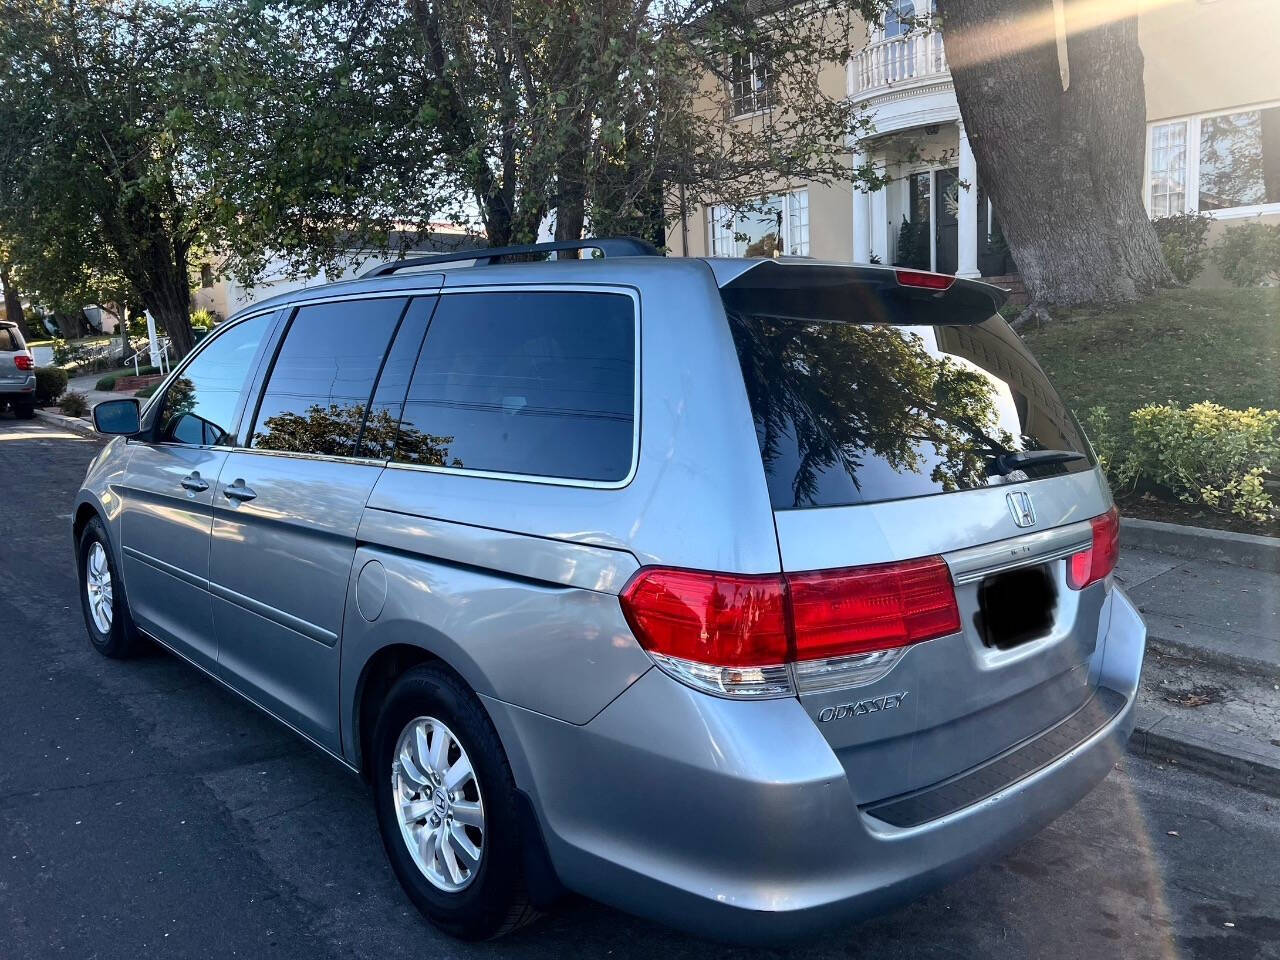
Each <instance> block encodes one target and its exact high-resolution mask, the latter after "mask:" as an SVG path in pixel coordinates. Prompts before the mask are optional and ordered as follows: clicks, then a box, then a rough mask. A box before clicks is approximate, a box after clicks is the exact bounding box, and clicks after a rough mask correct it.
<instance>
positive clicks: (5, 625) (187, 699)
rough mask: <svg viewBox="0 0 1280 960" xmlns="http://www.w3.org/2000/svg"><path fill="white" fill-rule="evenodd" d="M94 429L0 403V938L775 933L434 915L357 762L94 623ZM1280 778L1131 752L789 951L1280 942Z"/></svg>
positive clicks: (171, 945)
mask: <svg viewBox="0 0 1280 960" xmlns="http://www.w3.org/2000/svg"><path fill="white" fill-rule="evenodd" d="M97 446H98V445H97V442H96V441H94V440H91V439H85V438H82V437H79V436H77V435H75V434H71V433H67V432H64V431H61V430H58V429H57V428H54V427H51V426H48V425H46V424H44V423H42V422H39V421H35V422H33V421H15V420H12V419H10V418H8V417H4V418H0V501H2V503H3V509H0V731H2V732H3V736H2V737H0V956H2V957H5V958H9V957H12V958H43V957H55V956H56V957H63V956H69V957H99V958H108V957H119V958H127V960H134V958H137V957H140V956H146V957H148V958H152V957H249V958H263V957H306V958H316V960H319V958H329V957H332V958H350V957H361V958H363V957H368V958H377V960H393V958H399V957H405V958H408V957H412V958H414V960H424V958H435V957H503V958H506V957H510V958H525V957H564V956H574V957H584V956H593V957H594V956H599V957H606V956H607V957H610V958H619V960H621V958H632V957H635V958H641V957H644V958H649V957H655V956H661V957H663V958H664V960H679V958H698V960H719V958H728V957H748V956H750V957H753V958H754V957H772V956H782V955H783V954H781V953H774V952H772V951H750V950H745V949H739V948H726V947H721V946H719V945H715V944H708V943H705V942H702V941H698V940H694V939H691V938H689V937H686V936H683V935H681V934H678V933H675V932H673V931H670V930H667V929H664V928H662V927H658V926H655V925H653V924H649V923H646V922H644V921H641V920H636V919H633V918H631V917H628V916H625V915H623V914H620V913H617V912H615V911H612V910H609V909H607V908H604V907H601V906H597V905H595V904H592V903H590V902H589V901H586V900H572V901H570V902H568V903H567V904H565V905H564V906H563V907H562V908H561V909H559V910H558V911H557V912H556V913H555V914H554V915H553V916H550V917H546V918H543V920H542V921H541V922H539V923H537V924H536V925H534V926H532V927H530V928H527V929H526V930H524V931H521V932H520V933H519V934H517V935H515V936H513V937H510V938H508V939H506V940H502V941H500V942H498V943H495V944H483V945H467V944H459V943H457V942H454V941H451V940H449V939H447V938H445V937H443V936H441V935H440V934H438V933H436V932H435V931H434V930H432V929H431V928H430V927H429V926H427V925H426V924H425V923H424V922H422V921H421V920H420V919H419V918H418V916H417V914H416V912H415V911H414V910H413V909H412V907H411V906H410V905H409V903H408V901H407V900H406V899H405V897H404V896H403V895H402V894H401V892H400V889H399V887H398V886H397V885H396V883H395V880H394V879H393V878H392V875H391V872H390V870H389V869H388V868H387V866H386V865H385V863H384V860H383V853H382V849H381V845H380V842H379V839H378V834H377V830H376V827H375V824H374V818H373V814H372V811H371V808H370V806H369V804H368V803H367V801H366V797H365V789H364V787H363V786H362V785H361V784H360V783H359V782H358V781H357V780H355V779H354V778H352V777H351V776H350V775H349V774H347V773H345V772H344V771H343V770H341V769H339V768H338V767H337V766H336V765H334V764H333V763H332V762H331V761H328V760H326V759H325V758H323V757H322V756H320V755H319V754H318V753H316V752H315V751H313V750H312V749H311V748H310V747H308V746H305V745H304V744H302V743H301V742H300V741H299V740H298V739H296V738H295V737H294V736H293V735H291V734H289V733H288V732H286V731H284V730H283V729H282V728H279V727H277V726H276V725H274V722H273V721H270V720H268V719H266V718H265V717H263V716H262V715H260V714H259V713H257V712H256V711H255V710H254V709H253V708H252V707H250V706H249V705H248V704H246V703H245V702H244V701H242V700H240V699H238V698H237V697H236V696H235V695H234V694H231V693H228V692H227V691H225V690H224V689H223V688H222V687H220V686H219V685H217V684H216V683H214V682H213V681H211V680H208V679H206V678H205V677H204V676H202V675H201V674H199V673H197V672H196V671H195V670H194V669H192V668H190V667H188V666H186V665H185V664H183V663H181V662H179V661H178V660H177V659H176V658H174V657H171V656H167V655H163V654H158V653H157V654H154V655H150V656H146V657H143V658H141V659H139V660H136V661H132V662H127V663H117V662H111V661H107V660H104V659H102V658H100V657H98V655H97V654H95V653H93V652H92V650H91V649H90V648H89V645H88V642H87V641H86V639H85V636H84V627H83V624H82V622H81V619H80V607H79V602H78V600H77V594H76V587H75V579H74V571H73V565H72V559H71V545H70V540H69V532H68V527H69V523H70V515H69V509H70V504H71V498H72V496H73V494H74V491H75V488H76V486H77V484H78V482H79V480H80V478H81V476H82V475H83V473H84V469H85V466H86V464H87V463H88V461H89V459H90V458H91V457H92V456H93V454H94V452H95V450H96V449H97ZM1275 804H1276V801H1274V800H1268V799H1267V798H1265V797H1263V796H1261V795H1259V794H1254V793H1251V792H1249V791H1246V790H1242V789H1238V788H1234V787H1228V786H1225V785H1223V784H1220V783H1218V782H1217V781H1214V780H1210V779H1206V778H1202V777H1199V776H1197V775H1194V774H1190V773H1187V772H1185V771H1181V770H1179V769H1177V768H1176V767H1173V766H1164V767H1161V766H1158V765H1155V764H1152V763H1149V762H1146V761H1140V760H1138V759H1135V758H1130V759H1126V760H1125V761H1123V762H1122V763H1121V764H1120V765H1118V768H1117V769H1116V770H1115V771H1114V772H1113V773H1112V774H1111V776H1110V777H1109V778H1108V779H1107V780H1106V781H1105V782H1104V783H1103V784H1102V785H1101V786H1099V787H1098V789H1097V790H1095V791H1094V792H1093V793H1092V794H1091V795H1090V796H1089V797H1088V798H1086V799H1085V800H1084V801H1083V802H1082V803H1081V804H1080V805H1079V806H1077V807H1076V808H1075V809H1074V810H1072V811H1071V812H1070V813H1068V814H1066V815H1065V816H1063V817H1062V818H1061V819H1060V820H1058V821H1057V822H1056V823H1054V824H1053V825H1051V826H1050V827H1049V828H1048V829H1047V830H1045V831H1044V833H1043V834H1041V835H1040V836H1039V837H1037V838H1036V839H1034V840H1032V841H1030V842H1029V843H1027V844H1026V845H1024V846H1023V847H1022V848H1021V849H1019V850H1017V851H1016V852H1015V853H1013V854H1012V855H1011V856H1009V857H1007V858H1005V859H1003V860H1001V861H999V862H997V863H994V864H992V865H990V866H988V867H985V868H983V869H980V870H978V871H977V872H975V873H974V874H972V875H971V876H970V877H968V878H967V879H965V880H963V881H961V882H958V883H956V884H953V885H952V886H950V887H947V888H945V889H943V890H940V891H938V892H936V893H934V894H932V895H931V896H928V897H926V898H925V899H923V900H920V901H918V902H916V903H914V904H912V905H910V906H907V907H904V908H902V909H900V910H898V911H896V912H894V913H892V914H889V915H887V916H885V917H881V918H878V919H876V920H874V921H871V922H868V923H864V924H861V925H858V926H853V927H849V928H846V929H843V930H838V931H835V932H832V933H830V934H829V935H827V936H825V937H822V938H820V939H817V940H814V941H810V942H806V943H804V944H800V945H798V946H797V948H796V949H795V950H794V951H791V952H789V953H788V954H786V955H787V956H791V957H801V958H834V957H840V958H845V957H867V958H876V960H888V958H920V957H950V958H970V957H1009V958H1021V957H1037V958H1061V957H1080V958H1091V960H1092V958H1103V957H1107V958H1110V957H1132V958H1148V957H1149V958H1162V960H1167V958H1187V957H1204V958H1214V960H1224V958H1225V960H1230V958H1245V957H1250V958H1252V957H1271V958H1280V811H1277V810H1276V809H1274V807H1275ZM778 828H779V830H791V829H803V826H802V825H798V824H779V826H778Z"/></svg>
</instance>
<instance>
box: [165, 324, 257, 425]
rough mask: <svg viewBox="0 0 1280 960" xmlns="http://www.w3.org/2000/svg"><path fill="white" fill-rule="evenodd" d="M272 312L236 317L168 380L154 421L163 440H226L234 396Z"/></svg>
mask: <svg viewBox="0 0 1280 960" xmlns="http://www.w3.org/2000/svg"><path fill="white" fill-rule="evenodd" d="M271 318H272V314H269V313H265V314H262V315H261V316H257V317H253V318H251V319H249V320H245V321H243V322H241V323H237V324H235V325H234V326H232V327H230V328H229V329H227V330H226V331H224V332H222V333H220V334H218V335H217V336H216V337H214V338H213V339H212V340H210V341H209V344H208V346H206V347H205V348H204V349H203V350H201V351H200V352H199V353H198V354H196V356H195V359H193V360H192V361H191V362H190V363H189V364H187V366H186V367H185V368H184V369H183V371H182V372H181V373H180V374H179V375H178V376H177V378H175V379H174V381H173V382H172V383H171V384H169V388H168V390H166V391H165V395H164V399H163V400H162V401H161V407H160V415H159V419H158V420H157V422H158V423H159V424H160V425H161V428H160V436H161V439H162V440H165V441H167V442H169V443H191V444H203V445H208V446H213V445H215V444H220V443H226V442H228V440H229V439H230V438H229V436H228V434H229V433H230V431H231V428H232V426H233V425H232V422H231V421H232V419H233V418H234V417H235V412H236V402H237V401H238V400H239V399H240V391H241V390H243V389H244V384H245V381H246V380H247V379H248V378H249V374H250V372H251V365H252V363H253V358H254V357H255V356H256V355H257V353H258V346H259V345H260V344H261V343H262V337H263V335H264V334H265V333H266V332H267V327H268V325H269V324H270V321H271Z"/></svg>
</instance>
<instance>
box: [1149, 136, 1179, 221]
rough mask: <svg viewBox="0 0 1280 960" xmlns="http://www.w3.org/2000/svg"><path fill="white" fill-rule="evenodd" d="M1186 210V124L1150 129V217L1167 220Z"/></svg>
mask: <svg viewBox="0 0 1280 960" xmlns="http://www.w3.org/2000/svg"><path fill="white" fill-rule="evenodd" d="M1186 208H1187V124H1186V122H1185V121H1181V122H1179V123H1162V124H1160V125H1159V126H1157V127H1152V128H1151V216H1153V217H1167V216H1169V215H1170V214H1173V213H1181V212H1183V211H1184V210H1185V209H1186Z"/></svg>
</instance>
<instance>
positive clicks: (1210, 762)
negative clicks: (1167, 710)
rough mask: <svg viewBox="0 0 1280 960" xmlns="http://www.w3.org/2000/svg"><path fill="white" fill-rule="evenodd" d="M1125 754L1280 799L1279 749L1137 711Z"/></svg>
mask: <svg viewBox="0 0 1280 960" xmlns="http://www.w3.org/2000/svg"><path fill="white" fill-rule="evenodd" d="M1129 751H1130V752H1131V753H1135V754H1137V755H1138V756H1140V757H1146V758H1147V759H1148V760H1165V761H1172V762H1176V763H1177V764H1178V766H1180V767H1185V768H1186V769H1188V770H1194V771H1196V772H1197V773H1203V774H1207V775H1209V776H1211V777H1215V778H1217V779H1219V780H1225V781H1226V782H1228V783H1232V784H1235V785H1236V786H1241V787H1249V788H1250V789H1252V790H1258V791H1261V792H1262V793H1266V794H1269V795H1271V796H1273V797H1280V747H1278V746H1270V745H1266V744H1263V745H1259V744H1256V743H1252V742H1250V741H1248V740H1245V739H1244V738H1242V737H1236V736H1233V735H1231V734H1228V733H1225V732H1223V731H1213V732H1212V733H1211V734H1208V735H1206V734H1205V732H1204V731H1203V729H1202V728H1200V727H1198V726H1196V725H1194V724H1191V723H1188V722H1186V721H1183V720H1179V719H1178V718H1176V717H1170V716H1157V715H1155V714H1151V713H1148V712H1147V711H1140V712H1139V715H1138V721H1137V723H1136V724H1135V726H1134V730H1133V736H1132V737H1131V738H1130V740H1129Z"/></svg>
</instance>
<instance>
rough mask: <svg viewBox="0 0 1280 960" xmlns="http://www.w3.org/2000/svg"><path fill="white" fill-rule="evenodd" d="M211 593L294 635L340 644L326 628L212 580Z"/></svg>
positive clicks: (331, 644)
mask: <svg viewBox="0 0 1280 960" xmlns="http://www.w3.org/2000/svg"><path fill="white" fill-rule="evenodd" d="M209 592H210V593H211V594H213V595H214V596H215V597H217V598H219V599H220V600H225V601H227V602H228V603H231V604H234V605H235V606H237V607H240V608H241V609H243V610H248V611H249V612H250V613H253V614H256V615H257V616H259V617H262V619H264V620H270V621H271V622H272V623H276V624H279V625H280V626H282V627H285V628H287V629H289V630H292V631H293V632H294V633H299V634H301V635H302V636H304V637H306V638H307V639H308V640H314V641H316V642H317V643H323V644H324V645H325V646H326V647H332V646H333V645H334V644H336V643H337V642H338V635H337V634H336V633H333V632H332V631H330V630H326V629H325V628H324V627H320V626H316V624H314V623H312V622H311V621H309V620H303V619H302V618H301V617H295V616H294V615H293V614H291V613H285V612H284V611H283V610H277V609H276V608H275V607H273V606H271V605H269V604H266V603H263V602H262V601H261V600H255V599H253V597H246V596H245V595H244V594H243V593H236V591H234V590H232V589H231V588H229V587H224V586H223V585H222V584H220V583H214V582H213V581H212V580H210V581H209Z"/></svg>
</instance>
